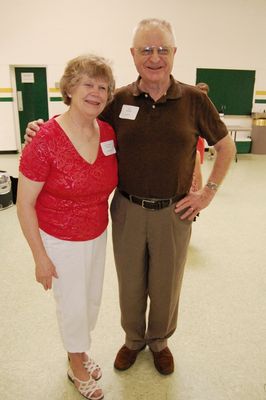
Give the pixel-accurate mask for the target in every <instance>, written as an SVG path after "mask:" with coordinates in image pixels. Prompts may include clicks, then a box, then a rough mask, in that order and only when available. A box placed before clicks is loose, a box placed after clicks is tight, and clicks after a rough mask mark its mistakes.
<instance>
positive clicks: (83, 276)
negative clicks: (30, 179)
mask: <svg viewBox="0 0 266 400" xmlns="http://www.w3.org/2000/svg"><path fill="white" fill-rule="evenodd" d="M40 233H41V237H42V240H43V243H44V246H45V249H46V251H47V254H48V256H49V257H50V259H51V260H52V262H53V263H54V265H55V267H56V271H57V274H58V279H56V278H54V279H53V291H54V297H55V301H56V310H57V319H58V324H59V329H60V333H61V336H62V340H63V344H64V347H65V349H66V351H68V352H70V353H82V352H84V351H87V350H89V348H90V344H91V336H90V333H91V331H92V330H93V329H94V327H95V324H96V320H97V317H98V313H99V308H100V303H101V297H102V287H103V278H104V266H105V254H106V239H107V234H106V231H105V232H104V233H103V234H102V235H101V236H99V237H97V238H96V239H93V240H88V241H84V242H71V241H68V240H60V239H57V238H55V237H53V236H50V235H48V234H47V233H45V232H43V231H40Z"/></svg>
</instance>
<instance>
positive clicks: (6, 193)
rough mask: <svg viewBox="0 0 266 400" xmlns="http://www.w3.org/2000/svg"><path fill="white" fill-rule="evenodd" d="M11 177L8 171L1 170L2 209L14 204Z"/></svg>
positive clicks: (0, 195)
mask: <svg viewBox="0 0 266 400" xmlns="http://www.w3.org/2000/svg"><path fill="white" fill-rule="evenodd" d="M11 186H12V185H11V179H10V176H9V175H8V173H7V172H6V171H0V211H1V210H4V209H6V208H8V207H11V206H12V205H13V196H12V188H11Z"/></svg>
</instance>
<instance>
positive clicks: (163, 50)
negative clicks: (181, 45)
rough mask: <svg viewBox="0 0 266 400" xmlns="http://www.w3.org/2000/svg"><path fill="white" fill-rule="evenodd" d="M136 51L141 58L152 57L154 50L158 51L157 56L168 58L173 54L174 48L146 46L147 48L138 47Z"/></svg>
mask: <svg viewBox="0 0 266 400" xmlns="http://www.w3.org/2000/svg"><path fill="white" fill-rule="evenodd" d="M136 50H137V52H138V53H139V54H140V55H141V56H151V55H152V54H154V50H156V51H157V54H158V55H159V56H168V55H169V54H170V53H171V52H172V50H173V47H168V46H158V47H157V46H145V47H138V48H136Z"/></svg>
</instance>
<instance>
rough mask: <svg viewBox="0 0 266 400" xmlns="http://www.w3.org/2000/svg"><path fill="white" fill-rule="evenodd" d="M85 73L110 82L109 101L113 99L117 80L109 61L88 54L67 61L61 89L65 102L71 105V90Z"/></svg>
mask: <svg viewBox="0 0 266 400" xmlns="http://www.w3.org/2000/svg"><path fill="white" fill-rule="evenodd" d="M83 75H87V76H88V77H90V78H102V79H103V80H105V81H106V83H107V84H108V98H107V101H108V102H109V101H111V100H112V97H113V94H114V90H115V80H114V76H113V72H112V69H111V67H110V65H109V62H108V61H107V60H106V59H105V58H103V57H99V56H96V55H93V54H87V55H81V56H78V57H76V58H73V59H72V60H70V61H69V62H68V63H67V66H66V68H65V71H64V75H63V76H62V78H61V79H60V91H61V93H62V97H63V101H64V103H65V104H67V105H70V103H71V98H70V96H69V92H70V91H71V89H72V88H73V87H75V86H76V85H77V84H78V83H79V82H80V80H81V78H82V76H83Z"/></svg>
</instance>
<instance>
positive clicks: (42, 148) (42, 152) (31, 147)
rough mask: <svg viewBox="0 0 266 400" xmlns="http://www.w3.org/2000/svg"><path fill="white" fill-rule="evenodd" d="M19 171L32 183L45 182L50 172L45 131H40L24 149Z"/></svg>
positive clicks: (47, 140) (47, 141)
mask: <svg viewBox="0 0 266 400" xmlns="http://www.w3.org/2000/svg"><path fill="white" fill-rule="evenodd" d="M19 170H20V172H21V173H22V174H23V175H24V176H26V177H27V178H29V179H31V180H33V181H37V182H45V181H46V178H47V176H48V174H49V172H50V153H49V138H48V137H47V135H46V132H45V131H42V130H40V131H39V132H38V134H37V135H36V137H35V138H34V139H33V140H32V142H31V143H29V144H28V145H27V146H26V147H24V149H23V151H22V155H21V159H20V165H19Z"/></svg>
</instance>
